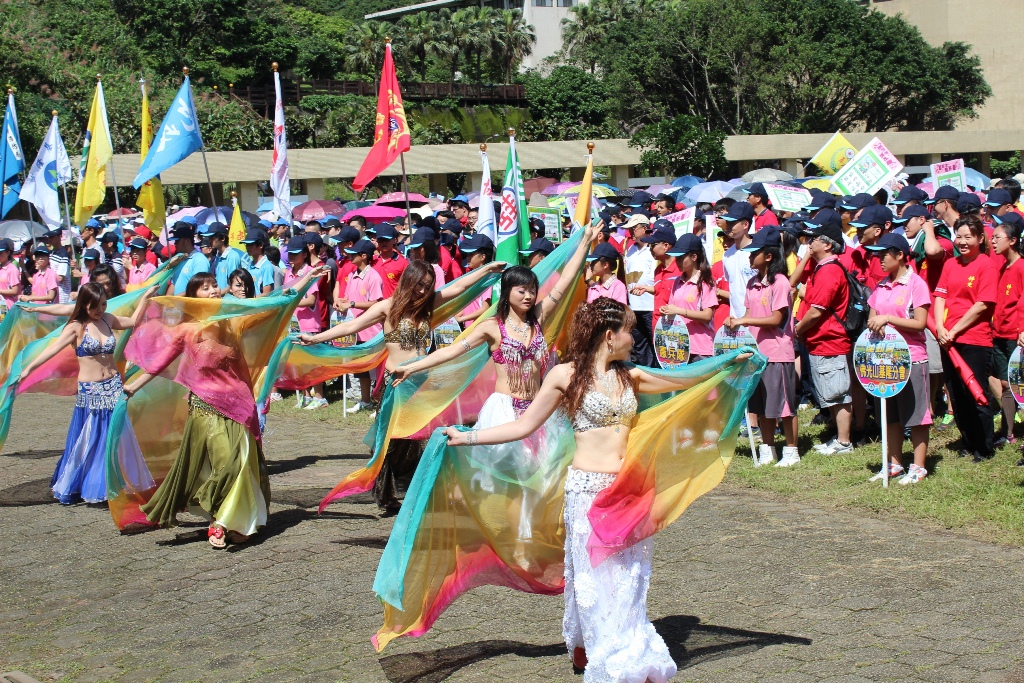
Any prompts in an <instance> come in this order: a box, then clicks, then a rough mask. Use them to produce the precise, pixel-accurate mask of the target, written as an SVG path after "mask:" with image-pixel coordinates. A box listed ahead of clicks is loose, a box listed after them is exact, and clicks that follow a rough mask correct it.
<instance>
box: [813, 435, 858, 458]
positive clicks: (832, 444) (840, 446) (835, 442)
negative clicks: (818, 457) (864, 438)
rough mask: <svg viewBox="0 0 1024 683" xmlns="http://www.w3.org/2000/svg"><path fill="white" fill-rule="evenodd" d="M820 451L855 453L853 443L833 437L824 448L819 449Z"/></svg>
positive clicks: (834, 453)
mask: <svg viewBox="0 0 1024 683" xmlns="http://www.w3.org/2000/svg"><path fill="white" fill-rule="evenodd" d="M818 452H819V453H821V454H822V455H846V454H847V453H853V444H852V443H843V442H841V441H840V440H839V439H832V440H831V441H829V442H828V443H827V444H825V447H824V448H820V449H818Z"/></svg>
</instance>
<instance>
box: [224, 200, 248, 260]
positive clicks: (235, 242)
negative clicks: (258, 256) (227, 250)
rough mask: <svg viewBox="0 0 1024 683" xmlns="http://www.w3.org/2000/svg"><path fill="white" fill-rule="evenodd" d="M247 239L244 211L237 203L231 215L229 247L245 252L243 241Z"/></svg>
mask: <svg viewBox="0 0 1024 683" xmlns="http://www.w3.org/2000/svg"><path fill="white" fill-rule="evenodd" d="M244 239H245V223H244V222H243V221H242V209H241V208H239V206H238V202H235V210H234V212H233V213H232V214H231V225H229V226H228V246H230V247H236V248H238V249H241V250H242V251H245V245H243V244H242V240H244Z"/></svg>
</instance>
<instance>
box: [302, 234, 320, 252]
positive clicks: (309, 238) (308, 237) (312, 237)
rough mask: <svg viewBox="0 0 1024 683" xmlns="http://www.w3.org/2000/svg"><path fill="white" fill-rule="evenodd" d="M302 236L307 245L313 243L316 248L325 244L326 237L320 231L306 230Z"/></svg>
mask: <svg viewBox="0 0 1024 683" xmlns="http://www.w3.org/2000/svg"><path fill="white" fill-rule="evenodd" d="M301 237H302V241H303V242H304V243H305V244H306V246H309V245H313V247H315V248H316V249H319V248H320V247H322V246H324V238H323V237H321V236H320V233H318V232H304V233H302V235H301Z"/></svg>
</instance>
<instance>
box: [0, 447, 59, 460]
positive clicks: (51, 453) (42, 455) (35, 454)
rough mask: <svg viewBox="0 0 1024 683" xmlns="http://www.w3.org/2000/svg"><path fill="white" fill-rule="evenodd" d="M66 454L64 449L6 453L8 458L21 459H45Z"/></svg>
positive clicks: (5, 455)
mask: <svg viewBox="0 0 1024 683" xmlns="http://www.w3.org/2000/svg"><path fill="white" fill-rule="evenodd" d="M62 455H64V449H62V448H61V449H56V450H48V451H19V452H17V453H4V457H6V458H18V459H19V460H45V459H46V458H59V457H60V456H62Z"/></svg>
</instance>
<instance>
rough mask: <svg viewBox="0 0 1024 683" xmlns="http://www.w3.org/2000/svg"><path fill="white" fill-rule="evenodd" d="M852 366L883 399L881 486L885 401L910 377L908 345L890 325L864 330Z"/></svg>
mask: <svg viewBox="0 0 1024 683" xmlns="http://www.w3.org/2000/svg"><path fill="white" fill-rule="evenodd" d="M853 369H854V372H855V373H856V375H857V380H858V381H860V383H861V386H863V387H864V391H866V392H868V393H869V394H871V395H872V396H874V397H875V398H879V399H881V402H882V486H884V487H886V488H888V486H889V442H888V431H889V420H888V419H887V414H886V413H887V411H886V404H887V403H888V401H887V400H886V399H890V398H893V397H895V396H896V394H898V393H900V392H901V391H903V388H904V387H905V386H907V382H909V381H910V347H909V346H907V342H906V340H905V339H904V338H903V335H902V334H900V333H899V332H898V331H897V330H896V328H895V327H893V326H892V325H886V327H885V332H884V333H882V334H876V333H874V332H872V331H871V330H864V331H863V332H862V333H861V335H860V337H858V338H857V342H856V343H855V344H854V345H853Z"/></svg>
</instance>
